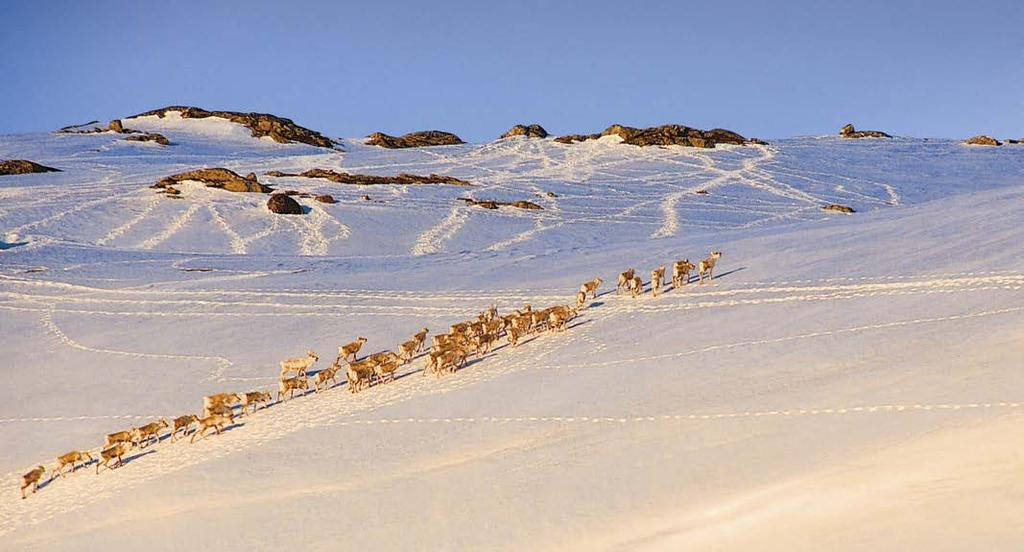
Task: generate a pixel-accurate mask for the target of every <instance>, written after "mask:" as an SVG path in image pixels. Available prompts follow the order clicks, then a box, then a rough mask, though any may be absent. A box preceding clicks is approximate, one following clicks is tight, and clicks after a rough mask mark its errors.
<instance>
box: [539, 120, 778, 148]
mask: <svg viewBox="0 0 1024 552" xmlns="http://www.w3.org/2000/svg"><path fill="white" fill-rule="evenodd" d="M613 135H614V136H618V137H620V138H622V143H624V144H630V145H633V146H687V147H694V148H713V147H715V144H737V145H743V144H750V143H761V142H760V141H758V142H752V141H751V140H747V139H746V138H744V137H743V136H741V135H739V134H737V133H735V132H733V131H731V130H726V129H723V128H715V129H712V130H701V129H699V128H691V127H688V126H684V125H661V126H656V127H648V128H634V127H628V126H624V125H612V126H610V127H608V128H606V129H604V131H602V132H601V133H600V134H569V135H566V136H559V137H558V138H555V141H556V142H561V143H563V144H570V143H572V142H582V141H584V140H595V139H597V138H601V137H602V136H613Z"/></svg>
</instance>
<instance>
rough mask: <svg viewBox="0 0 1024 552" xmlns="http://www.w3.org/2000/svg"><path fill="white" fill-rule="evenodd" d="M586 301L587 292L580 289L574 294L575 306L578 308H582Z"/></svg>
mask: <svg viewBox="0 0 1024 552" xmlns="http://www.w3.org/2000/svg"><path fill="white" fill-rule="evenodd" d="M586 302H587V294H586V293H584V292H583V290H580V291H579V292H578V293H577V294H576V308H578V309H581V308H583V305H584V304H586Z"/></svg>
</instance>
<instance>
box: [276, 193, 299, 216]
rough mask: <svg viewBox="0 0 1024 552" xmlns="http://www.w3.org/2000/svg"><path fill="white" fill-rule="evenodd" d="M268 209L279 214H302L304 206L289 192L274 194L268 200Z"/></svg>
mask: <svg viewBox="0 0 1024 552" xmlns="http://www.w3.org/2000/svg"><path fill="white" fill-rule="evenodd" d="M267 209H270V211H271V212H272V213H277V214H279V215H301V214H302V206H301V205H299V202H298V201H295V200H294V199H292V198H291V196H289V195H287V194H273V195H271V196H270V199H268V200H267Z"/></svg>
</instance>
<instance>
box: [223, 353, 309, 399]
mask: <svg viewBox="0 0 1024 552" xmlns="http://www.w3.org/2000/svg"><path fill="white" fill-rule="evenodd" d="M306 356H308V357H309V358H311V359H313V362H316V361H318V360H320V357H318V356H316V353H314V352H313V351H306ZM236 396H237V395H236Z"/></svg>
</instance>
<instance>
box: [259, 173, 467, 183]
mask: <svg viewBox="0 0 1024 552" xmlns="http://www.w3.org/2000/svg"><path fill="white" fill-rule="evenodd" d="M266 174H267V176H275V177H280V176H301V177H305V178H326V179H327V180H330V181H331V182H337V183H339V184H356V185H358V186H373V185H380V184H400V185H417V184H450V185H452V186H472V184H470V183H469V182H467V181H465V180H462V179H459V178H455V177H454V176H443V175H439V174H429V175H427V176H422V175H418V174H408V173H399V174H398V175H396V176H377V175H371V174H349V173H346V172H338V171H334V170H331V169H309V170H308V171H303V172H301V173H286V172H281V171H270V172H268V173H266Z"/></svg>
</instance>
